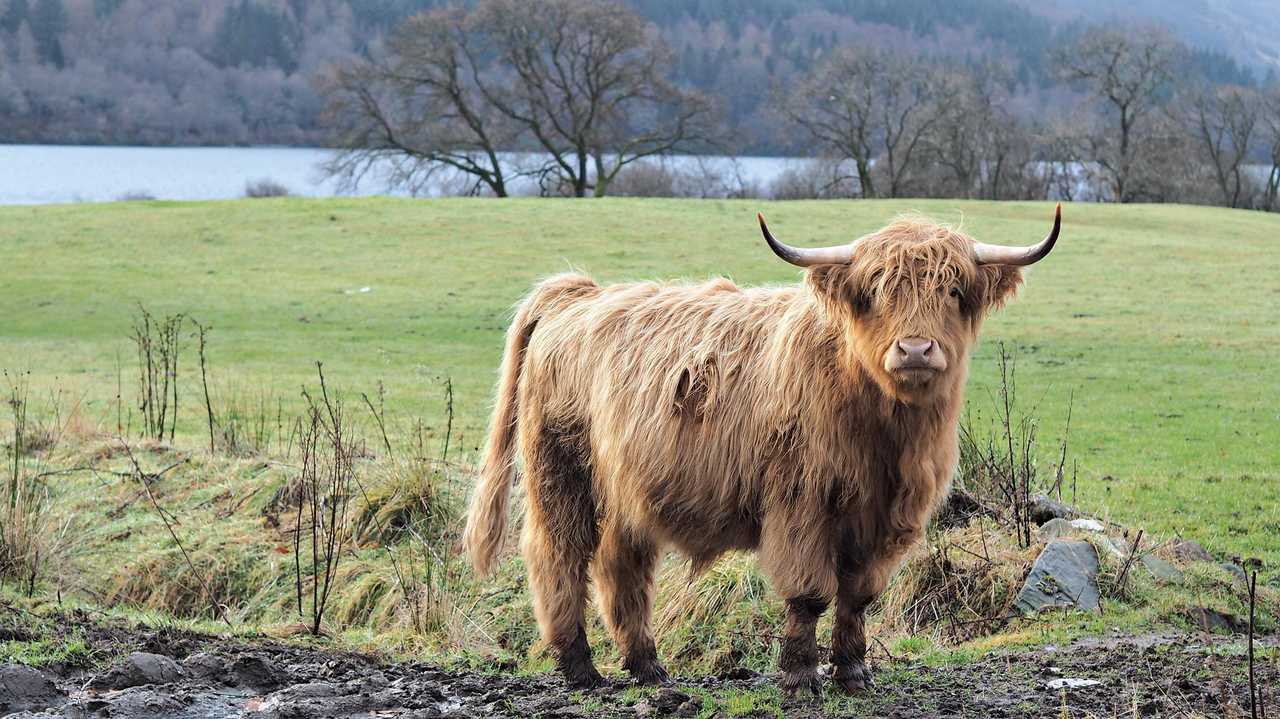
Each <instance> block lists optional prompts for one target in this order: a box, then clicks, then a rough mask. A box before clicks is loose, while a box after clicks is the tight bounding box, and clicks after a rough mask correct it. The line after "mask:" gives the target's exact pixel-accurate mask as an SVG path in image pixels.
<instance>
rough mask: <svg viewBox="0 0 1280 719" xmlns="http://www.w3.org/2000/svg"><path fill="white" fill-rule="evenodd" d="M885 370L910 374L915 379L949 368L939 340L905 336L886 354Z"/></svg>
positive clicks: (892, 372)
mask: <svg viewBox="0 0 1280 719" xmlns="http://www.w3.org/2000/svg"><path fill="white" fill-rule="evenodd" d="M884 368H885V371H887V372H889V373H891V374H899V375H903V374H905V375H910V376H911V377H912V378H913V379H925V378H927V377H928V376H929V375H931V374H932V373H934V372H941V371H943V370H945V369H946V368H947V355H946V353H945V352H943V351H942V348H941V347H939V346H938V343H937V342H934V341H933V340H930V339H925V338H923V337H904V338H902V339H900V340H898V341H897V342H894V343H893V346H892V347H890V348H889V351H888V352H886V353H885V356H884Z"/></svg>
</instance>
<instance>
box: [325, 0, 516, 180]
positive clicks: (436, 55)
mask: <svg viewBox="0 0 1280 719" xmlns="http://www.w3.org/2000/svg"><path fill="white" fill-rule="evenodd" d="M484 42H485V38H484V37H482V36H481V35H480V33H478V32H477V31H476V29H475V28H474V22H473V21H472V18H471V17H470V16H468V14H467V13H466V11H464V10H462V9H459V8H442V9H436V10H431V11H428V12H424V13H421V14H419V15H416V16H414V17H411V18H410V19H408V20H406V21H405V22H404V24H402V25H401V26H399V27H398V28H397V29H396V31H395V32H394V33H393V34H392V36H391V38H390V40H389V41H388V43H387V46H386V48H385V51H384V52H379V53H376V57H374V58H372V59H363V60H357V61H354V62H351V63H349V64H347V65H344V66H341V67H338V68H336V69H334V70H333V71H332V72H331V73H330V74H329V75H328V76H327V77H326V78H324V79H323V80H322V82H321V89H322V91H323V93H324V95H325V97H326V98H327V106H326V109H325V119H326V122H327V123H328V124H329V125H331V126H332V127H334V128H335V130H336V132H337V141H338V144H339V146H340V147H341V148H343V149H342V150H341V151H340V152H339V153H338V154H337V155H336V156H335V157H334V158H333V160H331V161H330V162H329V163H328V165H327V167H326V170H327V171H328V173H329V174H330V175H332V176H335V177H337V178H339V180H340V181H341V183H342V185H344V187H345V189H354V187H355V186H356V185H358V184H359V183H360V182H361V181H362V180H364V179H365V178H366V176H368V175H369V174H370V173H371V172H372V173H375V174H376V173H379V172H382V173H385V177H384V178H383V179H384V180H385V181H386V184H387V185H388V186H399V187H407V188H408V189H409V190H410V191H411V192H412V193H414V194H418V192H419V191H421V190H422V189H424V188H426V187H428V186H429V183H430V182H431V181H433V180H435V179H439V175H441V174H442V173H450V172H451V173H455V174H461V175H462V176H463V177H467V178H470V179H471V180H472V184H471V186H470V190H471V192H472V194H474V193H475V192H478V191H479V190H481V189H485V188H487V189H488V190H489V191H490V192H492V193H493V194H494V195H497V196H498V197H506V196H507V195H508V194H509V187H508V183H509V182H510V180H511V179H512V178H511V177H510V175H509V172H510V171H509V170H508V167H507V165H504V163H503V162H502V161H501V160H500V156H499V152H500V151H501V150H507V149H514V148H515V146H516V145H517V143H518V135H519V131H520V128H519V127H518V126H517V125H515V124H513V123H512V122H511V121H510V120H509V119H507V118H506V117H504V116H503V115H502V114H501V113H498V112H496V111H495V110H494V108H493V107H492V106H491V105H490V103H489V101H488V100H487V99H486V97H485V93H484V92H483V89H482V87H481V85H480V83H481V76H482V73H483V72H484V68H483V67H481V64H480V62H481V61H480V60H478V59H477V58H479V57H483V55H484V53H485V52H487V50H486V49H485V48H484V47H483V44H484Z"/></svg>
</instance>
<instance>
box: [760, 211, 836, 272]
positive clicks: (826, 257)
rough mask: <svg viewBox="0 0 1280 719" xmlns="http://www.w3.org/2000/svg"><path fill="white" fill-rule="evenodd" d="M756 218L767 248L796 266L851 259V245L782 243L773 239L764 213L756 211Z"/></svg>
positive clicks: (826, 263) (833, 262)
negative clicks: (813, 246)
mask: <svg viewBox="0 0 1280 719" xmlns="http://www.w3.org/2000/svg"><path fill="white" fill-rule="evenodd" d="M756 219H758V220H760V231H761V232H763V233H764V241H765V242H768V243H769V249H771V250H773V254H775V255H777V256H778V257H781V258H782V259H783V260H785V261H787V262H790V263H791V264H793V265H795V266H796V267H811V266H813V265H836V264H843V263H845V262H848V261H850V260H852V259H853V245H836V246H835V247H815V248H806V247H792V246H791V245H784V244H783V243H781V242H779V241H777V240H776V239H774V237H773V233H772V232H770V231H769V226H768V225H767V224H765V221H764V215H762V214H760V213H759V212H757V213H756Z"/></svg>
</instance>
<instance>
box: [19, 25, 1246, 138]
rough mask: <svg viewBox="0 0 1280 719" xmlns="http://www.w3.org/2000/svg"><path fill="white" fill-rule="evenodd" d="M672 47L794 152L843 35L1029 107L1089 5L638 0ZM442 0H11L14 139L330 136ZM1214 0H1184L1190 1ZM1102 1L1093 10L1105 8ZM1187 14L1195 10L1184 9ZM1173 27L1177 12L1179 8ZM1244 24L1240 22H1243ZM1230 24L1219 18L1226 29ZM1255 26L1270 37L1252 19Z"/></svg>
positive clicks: (1214, 70) (1203, 35)
mask: <svg viewBox="0 0 1280 719" xmlns="http://www.w3.org/2000/svg"><path fill="white" fill-rule="evenodd" d="M630 3H631V4H632V5H633V6H634V7H635V8H636V9H637V10H638V11H639V12H640V13H641V14H642V15H643V16H644V17H646V18H647V19H648V20H650V21H651V22H652V23H654V25H655V26H656V27H657V29H658V31H659V32H660V33H661V35H662V37H663V38H664V40H665V41H666V43H667V44H668V45H669V46H670V48H671V50H672V52H673V53H674V58H673V73H674V75H675V77H674V79H675V80H676V81H677V82H679V83H682V84H685V85H689V86H693V87H696V88H698V89H701V90H703V91H705V92H706V93H707V94H708V95H710V96H712V97H713V98H716V99H717V100H719V101H720V102H722V103H723V104H724V108H725V110H726V117H727V120H728V122H729V124H730V125H731V126H732V127H733V128H734V131H733V132H732V133H728V134H730V135H731V136H732V137H734V138H735V140H734V146H733V147H729V148H727V149H729V150H732V151H737V152H755V153H769V152H796V151H798V150H801V149H802V147H800V146H799V144H798V143H796V142H789V141H788V138H787V137H786V133H785V132H783V131H781V129H780V128H781V127H782V123H781V120H780V118H779V117H778V114H777V112H776V110H774V109H771V107H770V104H769V102H768V99H769V97H770V93H771V92H773V91H774V90H776V89H779V88H783V89H785V87H786V86H787V85H788V83H789V82H791V81H792V80H793V79H794V78H797V77H799V76H802V75H803V74H804V73H805V72H806V71H807V70H808V69H809V68H810V66H811V64H812V63H813V61H814V60H815V59H816V58H819V57H822V56H824V55H825V54H827V53H829V52H830V51H831V50H832V49H833V48H835V47H837V46H841V45H850V44H860V45H875V46H882V47H896V48H902V47H918V48H919V50H920V53H922V54H927V55H933V56H945V57H949V58H954V59H955V61H957V62H963V63H983V62H989V61H995V62H998V63H1001V64H1004V65H1006V66H1007V67H1008V68H1009V69H1010V71H1011V72H1010V75H1011V77H1012V78H1013V83H1014V87H1012V88H1010V90H1011V92H1012V94H1013V95H1014V96H1015V97H1019V98H1022V99H1023V100H1024V102H1022V103H1021V104H1022V105H1024V106H1025V107H1027V108H1031V107H1036V108H1046V107H1049V108H1051V107H1054V106H1055V105H1064V104H1066V103H1068V102H1070V95H1069V93H1066V92H1064V91H1063V90H1062V89H1061V88H1060V87H1059V86H1057V85H1055V84H1054V82H1053V78H1052V77H1051V76H1050V74H1049V72H1048V70H1047V69H1046V64H1045V63H1044V58H1045V52H1046V49H1048V48H1050V47H1052V46H1054V45H1056V44H1060V43H1062V42H1066V41H1068V40H1070V39H1071V38H1072V37H1074V36H1075V35H1077V34H1078V33H1079V32H1080V31H1081V30H1082V29H1083V28H1084V27H1086V26H1087V24H1088V23H1089V22H1090V21H1091V18H1090V17H1089V16H1086V15H1082V14H1081V13H1078V12H1066V11H1064V10H1061V9H1057V8H1055V6H1053V5H1052V4H1050V5H1049V6H1047V7H1048V9H1047V10H1046V9H1045V8H1043V7H1040V6H1038V5H1034V6H1033V5H1031V4H1029V3H1021V2H1014V1H1013V0H954V1H952V2H932V1H930V0H630ZM436 4H441V3H440V2H437V1H436V0H165V1H160V2H156V1H154V0H0V142H67V143H141V144H259V143H270V144H307V145H313V144H322V143H324V142H326V140H327V134H326V131H325V129H324V127H323V124H322V122H321V111H322V109H323V101H322V99H321V97H320V96H319V93H318V91H317V89H316V83H315V80H316V78H317V76H318V75H319V74H321V73H323V72H325V70H326V68H328V67H329V66H330V65H331V64H332V63H334V62H335V61H338V60H341V59H343V58H346V57H350V56H351V55H358V54H361V53H364V52H365V51H367V50H368V48H370V47H371V46H373V45H375V44H377V43H378V42H380V40H381V38H383V37H385V35H386V33H387V32H388V31H389V30H390V29H391V28H392V27H394V26H395V25H396V24H397V23H398V22H400V21H401V20H402V19H403V18H405V17H406V16H408V15H410V14H412V13H414V12H416V11H418V10H421V9H424V8H427V7H430V6H432V5H436ZM1203 4H1204V3H1203V1H1201V0H1180V2H1173V3H1168V4H1167V5H1169V6H1171V7H1176V6H1182V5H1185V6H1187V8H1188V13H1190V12H1191V11H1193V10H1194V11H1197V12H1199V11H1202V10H1203V8H1201V7H1200V6H1201V5H1203ZM1097 17H1099V16H1098V15H1097V14H1095V15H1094V17H1093V18H1092V19H1096V18H1097ZM1179 17H1181V16H1179ZM1221 17H1222V18H1224V20H1223V24H1222V26H1221V27H1218V29H1217V30H1213V29H1212V28H1210V29H1205V28H1204V27H1203V26H1197V27H1198V28H1199V29H1198V30H1197V32H1196V33H1195V34H1194V35H1191V34H1188V33H1185V32H1184V33H1182V35H1181V37H1183V38H1189V39H1190V41H1191V42H1195V43H1197V44H1198V45H1199V47H1192V46H1188V47H1187V49H1186V52H1185V53H1184V59H1183V62H1184V63H1186V64H1188V65H1190V66H1193V69H1194V70H1195V71H1196V72H1200V73H1203V74H1206V75H1208V76H1209V77H1211V78H1212V79H1214V80H1216V81H1219V82H1231V83H1248V82H1252V81H1254V79H1255V78H1257V77H1259V76H1264V75H1265V73H1266V69H1267V61H1266V58H1265V57H1263V56H1261V55H1259V54H1258V53H1256V52H1254V53H1252V54H1250V55H1248V57H1247V58H1246V60H1249V62H1248V64H1241V62H1238V61H1237V60H1236V59H1234V58H1233V57H1232V56H1230V55H1227V54H1225V53H1224V52H1222V51H1221V50H1214V49H1211V48H1213V47H1226V45H1224V44H1223V43H1221V42H1218V41H1217V40H1215V38H1218V37H1219V36H1223V37H1225V36H1226V35H1228V34H1230V33H1231V32H1232V31H1233V28H1231V27H1229V25H1230V22H1231V21H1232V20H1238V21H1239V22H1240V23H1243V24H1250V25H1252V26H1256V25H1257V22H1256V20H1255V21H1252V22H1250V21H1249V19H1248V18H1249V17H1250V16H1249V15H1247V14H1244V13H1239V12H1237V13H1223V14H1221ZM1171 26H1172V27H1173V28H1174V30H1175V31H1177V30H1178V29H1179V27H1178V25H1177V23H1176V22H1171ZM1241 32H1243V30H1241ZM1215 33H1216V34H1215ZM1249 36H1250V37H1255V36H1256V27H1253V28H1252V29H1251V33H1250V35H1249Z"/></svg>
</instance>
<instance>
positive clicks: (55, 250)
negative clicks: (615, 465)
mask: <svg viewBox="0 0 1280 719" xmlns="http://www.w3.org/2000/svg"><path fill="white" fill-rule="evenodd" d="M757 209H761V210H763V211H764V212H765V213H766V215H767V216H768V217H769V220H770V223H771V225H772V227H773V228H774V230H775V232H777V233H778V234H779V236H780V237H782V238H783V239H784V240H786V241H788V242H791V243H792V244H797V245H807V244H832V243H835V242H839V241H848V240H851V239H853V238H854V237H856V236H858V235H861V234H863V233H866V232H869V231H873V230H875V229H877V228H878V227H880V226H881V225H882V224H884V223H885V222H886V221H887V220H889V219H890V218H891V217H892V216H894V215H895V214H897V213H899V212H903V211H908V210H919V211H921V212H924V213H926V214H929V215H931V216H933V217H935V218H937V219H940V220H944V221H950V222H960V223H962V224H963V226H964V229H966V230H967V231H968V232H970V233H971V234H973V235H974V236H975V237H977V238H979V239H981V240H985V241H990V242H1000V243H1008V244H1028V243H1031V242H1034V241H1036V240H1038V239H1039V238H1040V237H1042V236H1043V234H1044V232H1045V231H1046V230H1047V229H1048V227H1049V224H1050V219H1051V213H1052V207H1051V206H1050V205H1048V204H1044V203H985V202H957V201H927V200H910V201H896V202H891V201H884V202H881V201H861V202H836V201H829V202H787V203H761V202H740V201H682V200H623V199H609V200H603V201H600V200H596V201H570V200H542V199H529V200H504V201H487V200H467V199H450V200H431V201H410V200H391V199H349V200H348V199H343V200H305V199H284V200H247V201H235V202H202V203H171V202H148V203H116V204H106V205H76V206H54V207H7V208H0V258H3V266H4V270H3V273H2V276H3V279H4V292H3V293H2V294H0V318H2V319H0V367H2V368H4V369H6V370H7V371H9V372H11V373H14V372H23V371H27V370H29V371H30V373H31V375H30V384H31V388H32V397H33V399H36V400H37V401H36V402H35V404H36V405H37V409H38V405H39V401H38V400H39V398H41V397H45V396H48V395H49V394H50V393H51V392H53V391H55V388H60V389H61V390H62V391H63V393H64V395H65V396H69V397H73V398H82V399H83V408H84V413H85V414H86V415H88V416H90V417H91V418H93V419H95V420H96V421H100V422H101V423H102V424H103V425H104V426H108V427H114V426H115V422H116V412H117V403H116V401H115V397H116V388H117V383H118V381H119V378H120V377H123V388H124V395H125V401H124V406H125V410H124V411H125V413H126V415H127V413H128V412H129V409H128V406H129V405H130V403H131V400H132V397H133V385H134V383H135V375H134V373H135V372H136V370H135V358H134V356H133V348H132V345H131V343H130V342H129V340H128V333H129V328H130V325H131V321H132V318H133V317H134V315H135V314H136V310H137V306H138V304H143V305H145V306H146V307H147V308H149V309H150V310H152V311H153V312H155V313H175V312H184V313H187V314H189V315H192V316H194V317H196V318H198V319H200V320H201V321H202V322H204V323H206V324H209V325H211V326H212V327H213V331H212V334H211V335H210V350H209V360H210V365H211V371H212V381H213V388H214V393H215V398H218V397H222V398H223V399H224V400H225V398H226V397H228V396H230V395H233V394H234V395H237V396H241V397H246V398H253V401H256V400H257V398H261V397H271V398H272V400H271V403H272V404H274V402H275V400H274V398H275V397H282V398H284V400H285V402H287V403H289V404H286V409H289V408H290V407H293V408H296V407H297V403H298V399H297V398H298V388H299V387H300V386H301V385H302V384H303V383H305V382H312V381H313V377H314V366H313V363H314V362H315V361H317V360H320V361H323V362H324V363H325V369H326V374H327V376H328V377H329V380H330V382H331V383H333V384H336V385H341V386H342V387H344V388H346V389H347V390H349V391H353V392H354V391H366V392H369V393H370V394H372V393H373V392H374V390H375V387H376V385H377V383H378V382H379V381H382V382H384V383H385V387H386V393H387V405H388V408H389V411H390V413H391V414H393V415H395V416H397V417H399V418H405V417H414V416H417V417H422V418H423V421H424V423H426V424H427V425H430V426H431V427H432V428H433V431H435V432H436V433H437V435H438V433H439V432H440V429H441V424H442V421H443V419H442V418H443V390H442V385H441V379H442V378H444V377H449V378H452V381H453V384H454V386H455V389H456V400H455V405H456V409H457V413H458V415H457V420H456V425H455V427H454V437H455V439H457V440H458V442H457V444H456V445H455V446H461V447H463V448H465V450H467V451H473V450H475V449H476V448H477V447H479V445H481V444H482V442H483V430H484V424H485V419H486V415H487V408H488V403H489V394H490V392H491V389H492V381H493V378H494V375H495V369H496V366H497V363H498V360H499V355H500V352H501V348H502V336H503V330H504V327H505V324H506V321H507V318H508V314H509V311H510V308H511V306H512V305H513V304H514V303H515V302H517V301H518V300H519V299H520V297H521V296H522V295H523V293H525V292H526V291H527V289H528V288H529V287H530V285H531V284H532V283H534V282H535V281H536V280H537V279H538V278H540V277H543V276H545V275H548V274H551V273H555V272H559V271H563V270H566V269H569V268H576V269H581V270H585V271H587V272H589V273H590V274H592V275H593V276H594V277H596V278H597V279H598V280H600V281H604V282H615V281H625V280H631V279H655V278H662V279H665V278H670V279H689V280H698V279H704V278H709V277H715V276H727V277H730V278H732V279H733V280H735V281H737V282H738V283H740V284H744V285H747V284H758V283H783V282H794V281H796V280H797V278H798V277H799V272H798V271H797V270H795V269H794V268H791V267H789V266H786V265H784V264H783V263H781V262H779V261H778V260H776V259H775V258H774V257H773V256H772V255H771V254H770V253H769V252H768V251H767V249H766V248H765V246H764V244H763V243H762V242H761V241H760V239H759V234H758V231H757V229H756V227H755V222H754V216H753V213H754V212H755V211H756V210H757ZM1063 218H1064V219H1063V234H1062V239H1061V240H1060V242H1059V245H1058V249H1057V250H1055V252H1054V254H1053V255H1052V256H1051V257H1050V258H1049V259H1047V260H1046V261H1044V262H1043V263H1042V264H1041V265H1039V266H1037V267H1036V268H1034V270H1033V271H1032V272H1031V273H1030V279H1029V281H1028V284H1027V286H1026V287H1025V289H1024V290H1023V292H1022V296H1021V298H1020V299H1019V300H1017V301H1016V302H1015V303H1013V304H1012V305H1011V306H1010V307H1008V308H1007V309H1006V310H1004V311H1003V312H1001V313H999V314H997V315H995V316H993V317H991V318H990V319H989V321H988V323H987V325H986V331H985V335H984V341H983V344H982V345H981V347H979V349H978V350H977V353H976V355H975V358H974V362H973V377H972V379H971V381H970V387H969V395H968V396H969V401H970V403H971V405H972V406H973V408H974V409H975V410H979V411H985V410H988V409H989V408H990V405H991V391H992V388H993V381H994V379H995V376H996V367H995V362H994V361H993V357H994V354H995V347H996V343H997V342H1001V341H1003V342H1005V343H1006V344H1007V345H1008V346H1009V347H1010V348H1011V349H1014V350H1015V351H1016V355H1017V384H1018V387H1019V389H1020V398H1019V399H1020V401H1021V402H1022V404H1023V406H1024V407H1027V408H1032V407H1034V413H1035V415H1036V416H1037V417H1039V418H1040V420H1041V427H1040V434H1041V437H1042V442H1043V445H1044V448H1045V452H1046V456H1045V459H1046V460H1048V459H1049V458H1050V457H1049V456H1048V455H1049V453H1051V452H1052V451H1053V450H1054V445H1055V444H1056V442H1057V440H1058V438H1059V437H1060V436H1061V433H1062V429H1063V424H1064V420H1065V419H1066V416H1067V407H1068V401H1069V398H1071V397H1074V405H1073V415H1072V420H1071V433H1070V444H1071V451H1072V455H1071V456H1073V457H1075V458H1076V459H1077V460H1078V468H1079V484H1078V491H1079V502H1080V504H1082V505H1083V506H1084V507H1086V508H1088V509H1090V510H1092V511H1095V512H1097V513H1099V514H1101V515H1104V516H1108V517H1110V518H1112V519H1114V520H1116V521H1120V522H1125V523H1130V524H1133V525H1136V526H1142V527H1145V528H1146V529H1147V531H1148V532H1156V533H1159V534H1161V535H1164V536H1168V535H1174V534H1181V535H1185V536H1192V537H1196V538H1199V539H1200V540H1201V541H1202V542H1203V543H1204V544H1206V546H1208V547H1209V548H1210V549H1211V550H1214V551H1217V552H1223V553H1235V554H1240V555H1244V556H1259V557H1263V558H1264V559H1265V560H1266V562H1267V564H1268V565H1269V567H1270V568H1271V571H1274V567H1276V566H1277V565H1280V541H1277V536H1280V362H1278V360H1277V355H1278V350H1280V322H1278V321H1277V319H1278V318H1280V218H1278V217H1276V216H1274V215H1264V214H1261V213H1253V212H1242V211H1231V210H1223V209H1214V208H1193V207H1178V206H1111V205H1070V206H1067V207H1065V208H1064V210H1063ZM363 288H368V290H367V291H362V289H363ZM188 346H189V347H190V346H191V345H190V344H188ZM193 358H194V353H193V352H189V353H188V354H187V355H186V356H185V357H184V360H183V362H184V366H183V368H182V370H183V374H182V377H183V379H182V386H181V388H182V401H181V406H182V408H183V410H182V415H181V422H180V425H179V432H180V434H182V435H185V437H186V440H187V442H188V443H189V444H191V445H198V443H199V442H200V433H201V432H202V431H203V415H202V413H201V412H200V411H199V404H200V395H199V392H198V375H197V374H195V373H194V359H193ZM134 421H135V423H136V418H135V420H134ZM135 426H136V424H135Z"/></svg>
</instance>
